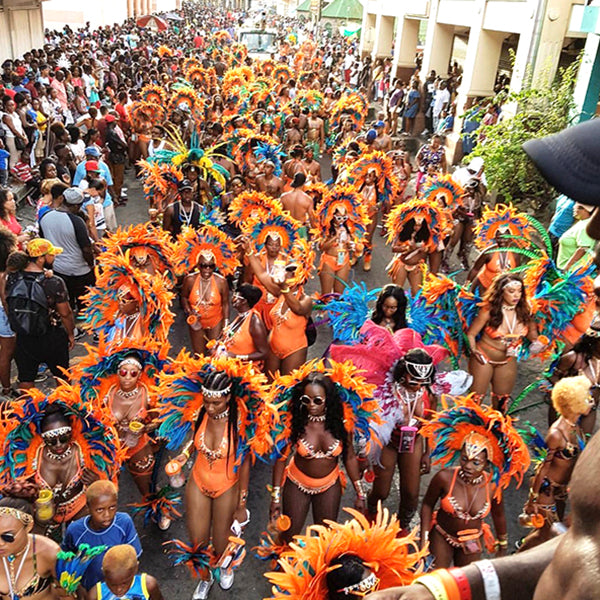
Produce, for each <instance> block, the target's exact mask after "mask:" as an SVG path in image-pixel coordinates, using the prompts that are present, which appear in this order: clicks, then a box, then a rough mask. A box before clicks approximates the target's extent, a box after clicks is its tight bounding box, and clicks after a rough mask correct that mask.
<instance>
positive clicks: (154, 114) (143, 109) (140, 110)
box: [129, 100, 165, 126]
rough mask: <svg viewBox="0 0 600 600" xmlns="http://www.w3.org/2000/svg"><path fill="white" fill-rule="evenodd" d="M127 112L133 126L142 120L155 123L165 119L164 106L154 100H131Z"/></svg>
mask: <svg viewBox="0 0 600 600" xmlns="http://www.w3.org/2000/svg"><path fill="white" fill-rule="evenodd" d="M129 114H130V115H131V119H132V121H133V123H134V126H137V125H136V124H137V123H141V122H143V121H150V122H151V123H152V124H153V125H156V124H158V123H163V122H164V120H165V109H164V106H163V105H161V104H158V103H155V102H145V101H143V100H142V101H137V102H132V104H131V107H130V109H129Z"/></svg>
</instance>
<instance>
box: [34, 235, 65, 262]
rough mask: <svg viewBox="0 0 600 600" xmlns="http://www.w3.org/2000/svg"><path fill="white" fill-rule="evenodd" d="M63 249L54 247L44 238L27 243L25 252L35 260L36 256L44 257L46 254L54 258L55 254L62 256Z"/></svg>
mask: <svg viewBox="0 0 600 600" xmlns="http://www.w3.org/2000/svg"><path fill="white" fill-rule="evenodd" d="M62 251H63V249H62V248H59V247H58V246H54V245H53V244H52V242H49V241H48V240H46V239H44V238H36V239H35V240H31V241H29V242H27V247H26V252H27V254H28V255H29V256H31V257H32V258H37V257H38V256H46V254H52V255H53V256H56V255H57V254H62Z"/></svg>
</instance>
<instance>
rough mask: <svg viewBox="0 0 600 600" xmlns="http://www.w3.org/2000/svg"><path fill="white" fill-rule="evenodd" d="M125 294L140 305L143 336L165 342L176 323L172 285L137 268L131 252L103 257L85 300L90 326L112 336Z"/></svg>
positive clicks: (86, 316)
mask: <svg viewBox="0 0 600 600" xmlns="http://www.w3.org/2000/svg"><path fill="white" fill-rule="evenodd" d="M124 292H127V293H129V294H131V295H132V296H133V298H134V299H135V300H136V301H137V303H138V306H139V312H140V317H139V318H140V331H141V333H143V334H145V335H150V336H152V337H154V338H156V339H157V340H159V341H162V342H165V341H166V340H167V338H168V334H169V329H170V327H171V324H172V323H173V313H172V312H171V311H170V309H169V307H170V306H171V303H172V301H173V297H174V294H173V292H172V291H171V286H170V285H169V283H168V281H166V280H165V278H164V277H163V276H162V275H160V274H157V275H149V274H148V273H144V272H142V271H139V270H138V269H136V268H134V267H133V266H132V264H131V260H130V258H129V256H128V252H125V254H124V255H123V254H103V255H102V260H101V265H99V267H97V273H96V285H95V286H94V287H92V288H90V289H89V291H88V293H87V294H86V295H85V297H84V301H85V303H86V308H85V318H86V320H87V324H88V327H90V328H91V329H93V330H95V331H97V332H100V331H104V333H105V334H106V335H110V332H111V330H113V331H114V329H113V328H114V326H115V324H116V319H117V317H118V316H119V296H120V295H121V294H123V293H124Z"/></svg>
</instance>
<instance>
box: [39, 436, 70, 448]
mask: <svg viewBox="0 0 600 600" xmlns="http://www.w3.org/2000/svg"><path fill="white" fill-rule="evenodd" d="M70 441H71V437H70V436H68V435H59V436H58V437H53V438H48V439H46V440H44V444H46V446H51V447H52V446H57V445H58V444H68V443H69V442H70Z"/></svg>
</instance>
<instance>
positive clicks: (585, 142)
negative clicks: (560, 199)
mask: <svg viewBox="0 0 600 600" xmlns="http://www.w3.org/2000/svg"><path fill="white" fill-rule="evenodd" d="M523 150H525V152H526V153H527V155H528V156H529V158H530V159H531V160H532V161H533V163H534V164H535V166H536V167H537V168H538V170H539V171H540V173H541V174H542V176H543V177H544V179H546V181H547V182H548V183H549V184H551V185H552V186H554V187H555V188H556V189H557V190H558V191H559V192H561V193H562V194H564V195H565V196H568V197H569V198H572V199H573V200H575V201H576V202H580V203H581V204H592V205H594V206H600V162H599V161H598V156H600V119H592V120H591V121H586V122H585V123H580V124H579V125H575V126H574V127H568V128H567V129H564V130H563V131H561V132H560V133H555V134H553V135H549V136H546V137H543V138H539V139H536V140H529V141H528V142H525V143H524V144H523Z"/></svg>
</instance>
